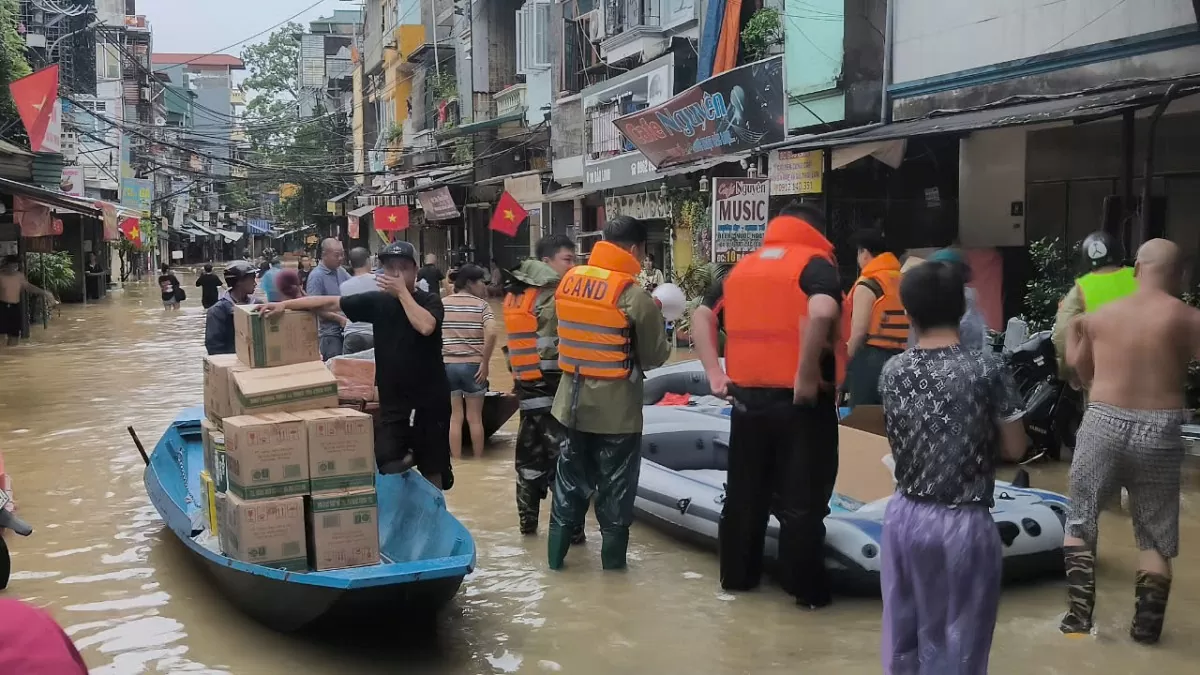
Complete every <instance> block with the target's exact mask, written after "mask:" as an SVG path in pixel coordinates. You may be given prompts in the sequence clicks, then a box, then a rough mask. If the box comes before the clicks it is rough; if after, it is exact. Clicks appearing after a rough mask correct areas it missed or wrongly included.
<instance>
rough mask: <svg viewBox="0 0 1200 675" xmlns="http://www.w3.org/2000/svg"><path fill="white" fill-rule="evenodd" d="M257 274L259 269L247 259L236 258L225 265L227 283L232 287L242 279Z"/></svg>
mask: <svg viewBox="0 0 1200 675" xmlns="http://www.w3.org/2000/svg"><path fill="white" fill-rule="evenodd" d="M256 274H258V270H257V269H255V267H254V265H251V264H250V263H248V262H246V261H245V260H234V261H233V262H231V263H228V264H227V265H225V285H226V286H230V287H232V286H233V285H234V284H236V283H237V282H239V281H241V280H242V279H245V278H246V277H252V276H255V275H256Z"/></svg>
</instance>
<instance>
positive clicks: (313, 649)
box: [0, 281, 1200, 675]
mask: <svg viewBox="0 0 1200 675" xmlns="http://www.w3.org/2000/svg"><path fill="white" fill-rule="evenodd" d="M185 283H189V282H186V281H185ZM196 295H197V296H198V295H199V294H198V293H197V294H196ZM157 296H158V292H157V289H156V288H153V287H151V286H150V285H132V286H130V287H129V288H128V289H127V290H125V291H123V292H121V291H119V292H117V293H115V294H114V295H113V296H111V297H110V298H109V299H107V300H105V301H104V302H101V303H98V304H93V305H88V306H68V307H64V308H63V310H62V312H61V315H60V316H59V317H58V318H56V319H54V321H53V322H52V323H51V325H50V328H49V329H48V330H42V329H41V328H40V327H39V328H36V329H35V330H34V337H33V340H32V341H30V343H29V344H28V345H24V346H21V347H17V348H9V349H5V348H2V347H0V374H2V377H0V450H2V451H3V452H4V459H5V462H6V465H7V467H8V470H9V472H10V473H11V474H12V475H13V477H14V481H15V487H16V497H17V500H18V502H19V504H20V508H21V513H22V515H23V516H24V517H25V518H26V519H27V520H29V521H30V522H31V523H32V524H33V525H34V527H35V528H36V531H35V532H34V535H33V536H32V537H30V538H28V539H17V540H15V541H12V546H13V550H14V555H13V568H14V574H13V577H12V582H11V584H10V586H9V590H8V591H6V593H7V594H8V595H10V596H16V597H20V598H23V599H25V600H28V601H30V602H32V603H34V604H36V605H39V606H42V607H45V608H47V609H48V610H49V611H50V612H51V613H52V614H53V615H54V616H55V617H56V618H57V619H58V621H59V622H60V623H61V624H62V625H63V626H64V627H65V628H66V630H67V632H68V633H69V634H70V635H71V637H72V638H73V639H74V640H75V643H76V644H77V645H78V646H79V649H80V651H81V652H82V653H83V654H84V656H85V657H86V659H87V662H88V664H89V665H90V666H91V668H92V673H95V674H97V675H100V674H103V675H132V674H134V673H234V674H236V675H254V674H259V673H262V674H268V673H270V674H274V673H289V674H292V675H300V674H302V673H322V674H331V675H332V674H337V675H347V674H353V673H422V674H436V673H446V674H449V673H454V674H459V673H463V674H470V673H545V672H563V673H578V674H582V675H587V674H591V673H636V674H640V673H659V674H665V675H674V674H676V673H679V674H685V673H686V674H703V675H724V674H733V673H755V674H756V675H760V674H768V673H800V672H805V673H821V672H830V673H834V672H836V673H839V674H841V675H851V674H856V673H864V674H865V673H878V672H880V666H879V663H878V658H879V657H878V654H879V645H878V643H879V614H880V605H879V601H878V599H874V600H870V599H840V600H839V602H837V603H836V604H835V605H834V606H833V607H831V608H830V609H828V610H826V611H822V612H819V613H811V612H807V611H801V610H800V609H797V608H796V607H795V606H794V605H793V604H791V603H790V602H788V601H787V598H786V596H784V595H783V593H782V592H780V591H779V590H778V588H776V587H774V586H772V585H769V584H768V585H766V586H764V587H763V588H762V589H761V590H759V591H757V592H753V593H746V594H738V595H731V594H727V593H724V592H722V591H721V589H720V587H719V585H718V578H717V558H716V555H715V554H713V553H710V552H708V551H703V550H699V549H694V548H689V547H688V546H685V545H682V544H680V543H677V542H676V541H674V540H672V539H669V538H667V537H665V536H663V535H661V534H659V533H657V532H655V531H652V530H649V529H647V528H645V527H642V526H640V525H635V526H634V532H633V537H632V539H633V543H632V544H631V548H630V568H629V569H628V570H627V571H625V572H621V573H602V572H601V570H600V560H599V552H598V548H599V547H598V546H597V545H596V544H597V543H598V541H599V534H598V532H596V531H595V529H594V528H595V523H594V521H593V520H592V519H591V517H590V516H589V526H590V527H591V530H590V532H589V535H590V536H591V538H592V541H591V542H590V543H589V544H588V545H587V546H586V547H584V548H582V549H573V550H572V551H571V553H570V555H569V557H568V559H567V563H568V567H567V569H565V570H564V571H562V572H557V573H550V572H549V571H548V570H547V569H546V564H545V536H544V526H543V533H540V534H539V536H538V537H537V538H525V537H522V536H520V535H518V534H517V531H516V516H515V513H514V506H513V470H512V439H513V431H514V430H515V420H514V421H513V422H510V423H509V425H508V426H507V427H505V429H504V430H503V431H502V432H501V433H499V434H497V437H496V439H495V440H494V442H493V443H492V444H491V445H490V446H489V447H488V449H487V450H486V452H485V453H484V455H483V457H475V458H466V459H463V460H462V461H461V462H459V464H458V465H457V467H456V475H457V483H456V486H455V488H454V489H453V490H452V491H451V492H449V493H448V494H447V497H448V500H447V501H448V502H449V505H450V508H451V509H452V510H453V511H454V513H455V514H456V515H457V516H458V517H459V518H461V519H462V520H463V522H464V523H465V524H466V525H467V527H468V528H470V530H471V532H472V533H473V534H474V536H475V541H476V544H477V546H478V551H479V560H478V567H477V569H476V571H475V573H474V574H472V575H471V576H469V577H468V578H467V580H466V582H465V583H464V584H463V588H462V590H461V591H460V592H459V594H458V597H457V598H456V600H455V602H454V603H453V604H452V605H451V606H450V607H449V608H448V610H447V612H446V613H445V615H444V617H443V618H442V619H441V622H440V625H439V630H438V634H437V638H436V639H434V640H430V639H424V638H422V639H419V640H405V639H403V638H401V639H398V640H395V641H391V640H386V641H382V642H384V643H385V644H381V643H380V642H375V643H367V644H345V643H343V644H341V645H339V644H338V643H337V642H335V641H332V640H329V641H326V640H322V639H320V637H319V636H317V637H314V636H304V637H302V638H301V637H295V636H288V635H280V634H276V633H272V632H271V631H268V630H265V629H264V628H262V627H260V626H258V625H256V624H254V623H252V622H251V621H249V620H247V619H245V618H244V617H242V616H241V615H239V614H238V613H237V612H235V611H234V610H233V609H232V608H231V607H230V606H229V605H228V604H227V603H226V602H225V601H224V600H223V599H222V598H221V597H220V596H219V595H218V594H216V593H215V592H214V591H213V590H212V588H211V587H210V586H209V583H208V580H207V579H206V578H205V576H204V574H203V573H202V571H201V570H200V569H199V568H198V567H197V566H195V565H193V564H192V563H191V561H190V560H189V559H188V558H187V556H186V555H185V553H184V549H183V548H182V546H181V545H180V544H179V543H178V542H177V541H176V540H175V538H174V536H173V535H171V534H170V533H169V532H168V531H167V530H166V529H165V528H164V526H163V524H162V522H161V521H160V520H159V518H158V516H157V514H156V513H155V511H154V509H153V507H151V505H150V501H149V499H148V498H147V497H146V492H145V489H144V488H143V486H142V461H141V459H140V458H139V457H138V454H137V452H136V451H135V450H134V448H133V447H132V445H131V443H130V440H129V437H128V436H127V435H126V433H125V426H126V425H129V424H132V425H134V426H135V427H136V428H137V430H138V431H139V432H140V434H141V437H142V439H143V440H144V441H145V442H146V443H147V444H148V445H149V444H153V443H154V442H155V440H156V439H157V438H158V436H159V435H160V434H161V433H162V431H163V430H164V429H165V428H166V426H167V424H168V422H170V420H171V419H172V418H173V417H174V416H175V414H176V413H177V412H178V411H179V409H180V408H182V407H184V406H190V405H196V404H198V403H199V402H200V400H201V375H200V357H201V355H202V354H203V351H204V349H203V345H202V342H203V338H202V334H203V314H202V312H201V309H200V307H199V306H198V303H197V299H198V298H197V299H189V300H188V301H187V302H186V303H185V307H184V309H183V311H181V312H180V313H178V314H166V313H164V312H163V310H162V308H161V305H160V304H159V301H158V297H157ZM492 372H493V373H498V374H500V375H499V377H498V378H497V380H499V379H500V378H501V377H506V376H505V375H504V373H505V369H504V367H503V365H502V364H501V363H500V362H499V361H497V363H496V364H494V367H493V368H492ZM509 384H510V383H509V382H507V381H493V386H494V387H506V386H508V385H509ZM1065 468H1066V467H1065V466H1063V465H1044V466H1041V467H1038V468H1037V469H1036V470H1035V471H1034V472H1033V481H1034V484H1035V485H1037V486H1043V487H1046V488H1049V489H1054V490H1059V491H1061V490H1063V489H1064V483H1065ZM1197 482H1198V479H1197V472H1196V471H1195V470H1191V471H1189V472H1188V474H1187V486H1186V488H1185V496H1184V504H1183V514H1184V515H1183V520H1184V522H1183V526H1182V539H1183V549H1182V550H1183V556H1182V557H1181V558H1180V559H1179V560H1178V561H1177V564H1176V570H1177V576H1178V580H1177V582H1176V586H1175V589H1174V593H1173V595H1172V597H1171V601H1170V608H1169V610H1168V613H1167V627H1166V633H1165V635H1164V638H1163V641H1162V644H1161V645H1159V646H1158V647H1155V648H1142V647H1138V646H1135V645H1133V644H1132V643H1131V642H1130V640H1129V639H1128V637H1127V635H1126V632H1127V625H1128V621H1129V619H1130V616H1131V613H1132V604H1133V603H1132V600H1133V597H1132V583H1133V571H1132V570H1133V565H1134V560H1135V552H1134V550H1133V547H1132V544H1131V540H1132V535H1131V532H1130V525H1129V520H1128V518H1127V517H1126V516H1124V515H1123V514H1120V513H1108V514H1106V515H1105V516H1104V518H1103V521H1102V526H1101V527H1102V535H1101V536H1102V540H1101V543H1100V569H1099V573H1098V575H1099V584H1100V588H1101V590H1100V594H1099V606H1098V610H1097V612H1098V618H1099V624H1100V625H1099V637H1097V638H1096V639H1085V640H1080V641H1074V640H1066V639H1064V638H1063V637H1061V636H1060V635H1059V633H1058V631H1057V629H1056V625H1057V621H1058V618H1059V615H1060V612H1061V611H1062V609H1063V605H1064V591H1063V587H1062V585H1061V584H1060V583H1059V582H1057V581H1047V582H1045V583H1041V584H1036V585H1026V586H1021V587H1017V588H1009V589H1006V590H1005V592H1004V596H1003V600H1002V604H1001V608H1000V620H999V625H998V626H997V628H996V638H995V646H994V649H993V652H992V666H991V672H992V673H996V674H1007V673H1012V674H1013V675H1017V674H1020V675H1032V674H1034V673H1079V672H1097V673H1154V674H1155V675H1167V674H1170V673H1189V674H1194V673H1197V672H1200V666H1198V665H1197V664H1200V640H1197V639H1196V636H1197V635H1198V634H1200V564H1197V563H1198V562H1200V494H1198V491H1197ZM545 513H546V511H543V514H545ZM547 518H548V516H547V515H543V523H544V522H545V521H546V519H547ZM414 643H415V644H414Z"/></svg>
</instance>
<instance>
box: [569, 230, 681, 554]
mask: <svg viewBox="0 0 1200 675" xmlns="http://www.w3.org/2000/svg"><path fill="white" fill-rule="evenodd" d="M646 239H647V232H646V224H645V223H644V222H642V221H640V220H637V219H636V218H630V217H629V216H618V217H616V218H613V219H612V220H610V221H608V224H607V225H605V226H604V241H600V242H597V243H596V245H595V247H594V248H593V249H592V252H591V256H590V257H589V258H588V264H586V265H580V266H579V267H576V268H574V269H572V270H570V271H569V272H567V273H566V275H565V276H564V277H563V280H562V281H561V282H559V284H558V290H557V291H556V292H555V304H556V308H555V311H556V313H557V315H558V336H559V344H558V350H559V354H558V363H559V366H560V367H561V368H562V372H563V378H562V381H561V383H560V384H559V387H558V392H557V394H556V395H555V397H554V407H553V411H552V412H553V414H554V417H555V419H557V420H558V421H559V422H562V423H563V424H564V425H565V426H566V428H567V442H566V443H564V444H563V447H562V454H561V455H559V458H558V468H557V475H556V476H555V480H554V500H553V502H552V507H551V509H550V534H549V540H548V548H549V563H550V569H555V570H556V569H559V568H561V567H562V565H563V560H564V559H565V558H566V555H567V550H568V549H569V548H570V546H571V537H572V536H573V535H574V533H575V532H576V531H577V530H578V529H579V528H581V527H582V526H583V519H584V515H585V514H586V512H587V507H588V501H589V499H590V498H591V497H592V494H593V493H595V496H596V520H598V521H600V536H601V537H602V541H603V543H602V544H601V548H600V560H601V563H602V564H603V566H604V569H606V570H611V569H622V568H624V567H625V553H626V550H627V549H628V547H629V525H630V524H631V523H632V522H633V502H634V499H635V497H636V496H637V479H638V471H639V469H640V468H641V440H642V380H643V376H642V373H643V371H645V370H648V369H650V368H657V367H659V366H661V365H662V364H663V363H665V362H666V360H667V358H668V357H670V355H671V346H670V344H669V343H668V342H667V331H666V321H665V320H664V319H663V315H662V311H660V310H659V308H658V305H657V304H656V303H655V302H654V300H653V299H652V298H651V297H650V294H649V293H647V292H646V291H645V289H643V288H642V287H641V286H640V285H638V283H637V275H638V273H639V272H640V271H641V269H642V265H641V263H640V262H639V261H640V260H641V259H642V257H643V255H644V254H645V249H646Z"/></svg>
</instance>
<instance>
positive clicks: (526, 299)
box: [504, 234, 584, 543]
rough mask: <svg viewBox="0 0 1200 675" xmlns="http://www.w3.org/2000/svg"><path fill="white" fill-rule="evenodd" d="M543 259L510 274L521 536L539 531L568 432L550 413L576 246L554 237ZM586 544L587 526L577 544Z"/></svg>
mask: <svg viewBox="0 0 1200 675" xmlns="http://www.w3.org/2000/svg"><path fill="white" fill-rule="evenodd" d="M537 255H538V260H526V261H524V262H522V263H521V265H520V267H518V268H517V269H515V270H512V271H511V272H507V273H506V274H505V277H506V284H505V291H506V295H505V298H504V324H505V329H506V330H507V332H508V346H507V347H505V354H506V355H507V357H508V363H509V368H510V369H511V370H512V371H513V382H514V385H515V389H516V392H517V396H518V398H519V399H520V401H521V409H520V418H521V422H520V427H519V428H518V431H517V448H516V458H515V465H516V469H517V517H518V518H519V519H520V526H521V533H522V534H533V533H535V532H537V525H538V515H539V512H540V511H541V501H542V500H543V499H545V498H546V496H547V495H548V493H549V490H550V486H551V485H552V484H553V483H554V469H555V466H556V464H557V462H558V453H559V449H560V447H561V446H562V444H563V441H564V440H565V439H566V429H565V428H564V427H563V425H562V424H561V423H559V421H558V420H556V419H555V418H554V416H553V415H551V414H550V407H551V406H552V405H553V404H554V394H555V392H556V391H557V390H558V382H559V380H560V379H561V377H562V371H560V370H559V367H558V319H557V317H556V316H555V312H554V290H555V288H556V287H557V286H558V282H559V280H560V279H561V278H562V275H563V274H564V273H565V272H566V271H567V270H569V269H571V268H572V267H574V266H575V243H574V242H572V241H571V240H570V239H569V238H567V237H565V236H563V235H559V234H555V235H550V236H548V237H545V238H543V239H542V240H541V241H539V242H538V245H537ZM583 541H584V534H583V528H582V527H580V528H579V529H578V530H576V531H575V532H574V534H573V536H572V543H582V542H583Z"/></svg>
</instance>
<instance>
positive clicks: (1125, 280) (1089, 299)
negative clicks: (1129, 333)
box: [1076, 267, 1138, 312]
mask: <svg viewBox="0 0 1200 675" xmlns="http://www.w3.org/2000/svg"><path fill="white" fill-rule="evenodd" d="M1076 283H1078V284H1079V291H1080V292H1081V293H1082V294H1083V307H1084V311H1086V312H1094V311H1096V310H1097V309H1100V308H1101V307H1103V306H1104V305H1107V304H1108V303H1110V302H1112V301H1113V300H1120V299H1121V298H1123V297H1125V296H1127V295H1132V294H1133V292H1134V291H1136V290H1137V287H1138V284H1137V278H1136V277H1134V276H1133V268H1132V267H1122V268H1121V269H1119V270H1114V271H1112V272H1089V273H1087V274H1085V275H1083V276H1081V277H1079V281H1077V282H1076Z"/></svg>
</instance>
